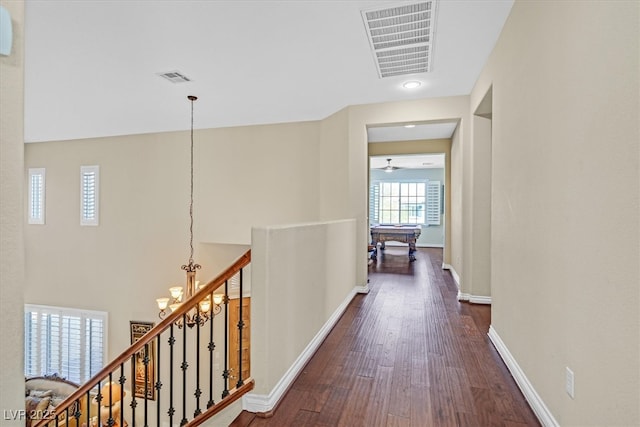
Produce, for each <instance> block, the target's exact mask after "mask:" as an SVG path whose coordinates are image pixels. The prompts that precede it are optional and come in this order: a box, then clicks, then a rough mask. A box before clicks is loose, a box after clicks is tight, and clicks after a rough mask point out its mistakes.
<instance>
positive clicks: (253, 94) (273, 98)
mask: <svg viewBox="0 0 640 427" xmlns="http://www.w3.org/2000/svg"><path fill="white" fill-rule="evenodd" d="M405 3H407V2H382V1H355V0H354V1H330V0H324V1H318V0H290V1H266V0H263V1H240V0H236V1H195V0H175V1H173V0H164V1H160V0H151V1H150V0H129V1H115V0H103V1H76V0H68V1H62V0H30V1H27V2H25V7H26V12H25V13H26V21H25V64H26V65H25V139H26V141H27V142H36V141H51V140H66V139H78V138H89V137H102V136H112V135H127V134H140V133H150V132H164V131H175V130H185V129H188V128H189V125H190V118H189V116H190V107H189V103H188V101H187V99H186V96H187V95H190V94H193V95H197V96H198V97H199V100H198V101H197V102H196V103H195V106H194V115H195V117H194V126H195V128H196V129H198V128H214V127H227V126H239V125H253V124H264V123H280V122H295V121H304V120H319V119H323V118H325V117H327V116H329V115H331V114H333V113H335V112H336V111H338V110H340V109H342V108H344V107H345V106H348V105H356V104H365V103H377V102H385V101H400V100H409V99H417V98H426V97H441V96H453V95H466V94H468V93H469V92H470V90H471V88H472V86H473V84H474V83H475V80H476V79H477V77H478V74H479V72H480V70H481V68H482V66H483V64H484V63H485V62H486V59H487V57H488V55H489V53H490V52H491V50H492V48H493V46H494V44H495V41H496V39H497V38H498V35H499V33H500V30H501V28H502V25H503V24H504V21H505V19H506V17H507V15H508V13H509V11H510V9H511V5H512V3H513V1H512V0H497V1H489V0H485V1H478V0H440V1H439V2H438V4H437V10H436V28H435V40H434V58H433V62H432V69H431V71H430V72H428V73H421V74H415V75H412V76H397V77H388V78H384V79H381V78H379V77H378V74H377V70H376V66H375V64H374V60H373V55H372V52H371V49H370V45H369V41H368V38H367V34H366V31H365V26H364V23H363V19H362V15H361V10H363V9H369V8H371V7H374V6H376V7H379V6H380V5H389V6H395V5H398V4H405ZM174 70H177V71H180V72H181V73H182V74H184V75H186V76H187V77H189V78H190V79H192V81H191V82H188V83H180V84H173V83H170V82H168V81H166V80H165V79H163V78H161V77H159V76H158V75H157V73H161V72H167V71H174ZM407 80H419V81H421V82H422V86H420V87H419V88H418V89H416V90H413V91H408V90H406V89H403V88H402V86H401V85H402V83H403V82H405V81H407Z"/></svg>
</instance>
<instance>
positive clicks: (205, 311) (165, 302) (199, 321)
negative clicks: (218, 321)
mask: <svg viewBox="0 0 640 427" xmlns="http://www.w3.org/2000/svg"><path fill="white" fill-rule="evenodd" d="M187 99H189V101H190V102H191V182H190V190H191V198H190V201H189V219H190V224H189V248H190V253H189V260H188V263H187V264H185V265H183V266H182V267H181V268H182V270H184V271H186V273H187V283H186V286H185V288H184V289H183V288H182V287H181V286H174V287H171V288H169V293H170V295H171V297H170V298H158V299H156V302H157V303H158V308H159V309H160V312H159V313H158V316H159V317H160V318H161V319H164V317H165V316H166V315H167V307H168V308H169V309H170V310H171V312H174V311H175V310H176V309H177V308H178V307H180V305H181V304H182V302H183V299H186V300H188V299H189V298H191V297H192V296H193V295H194V294H195V293H196V292H197V291H198V289H199V288H200V282H199V281H197V280H196V271H197V270H199V269H200V268H201V265H200V264H196V263H195V262H194V260H193V102H194V101H195V100H197V99H198V98H197V97H196V96H193V95H189V96H187ZM184 297H186V298H184ZM223 297H224V295H218V294H214V295H213V297H212V296H211V295H207V296H206V297H205V298H204V299H202V300H201V301H200V302H199V303H198V305H197V306H196V307H194V308H192V309H191V310H189V311H188V312H187V313H186V314H185V316H184V317H183V318H182V319H178V320H177V321H176V325H177V326H178V327H179V328H182V326H183V319H184V323H186V325H187V326H188V327H190V328H192V327H193V326H195V325H200V326H202V325H203V324H204V323H205V322H206V321H207V320H209V319H210V318H211V317H213V316H215V315H216V314H218V313H220V311H221V306H220V304H221V303H222V301H223V300H224V298H223ZM212 302H213V304H212Z"/></svg>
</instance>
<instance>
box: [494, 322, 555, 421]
mask: <svg viewBox="0 0 640 427" xmlns="http://www.w3.org/2000/svg"><path fill="white" fill-rule="evenodd" d="M488 335H489V339H490V340H491V342H492V343H493V345H494V347H495V348H496V350H498V353H499V354H500V357H502V360H503V361H504V363H505V364H506V365H507V368H508V369H509V372H511V375H512V376H513V379H514V380H515V381H516V384H518V387H520V390H521V391H522V394H524V397H525V399H527V402H529V405H531V409H532V410H533V412H534V413H535V414H536V416H537V417H538V421H540V424H542V425H543V426H544V427H560V424H558V422H557V421H556V419H555V418H554V417H553V414H551V411H549V408H547V405H545V404H544V402H543V401H542V398H541V397H540V395H539V394H538V393H537V392H536V390H535V389H534V388H533V385H532V384H531V382H530V381H529V379H528V378H527V376H526V375H525V374H524V372H523V371H522V369H520V366H519V365H518V362H517V361H516V360H515V359H514V357H513V355H512V354H511V352H510V351H509V349H508V348H507V346H506V345H505V343H504V342H503V341H502V339H501V338H500V336H499V335H498V333H497V332H496V330H495V329H493V326H489V333H488Z"/></svg>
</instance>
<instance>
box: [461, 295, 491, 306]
mask: <svg viewBox="0 0 640 427" xmlns="http://www.w3.org/2000/svg"><path fill="white" fill-rule="evenodd" d="M458 301H468V302H470V303H471V304H491V297H487V296H482V295H471V294H465V293H462V292H458Z"/></svg>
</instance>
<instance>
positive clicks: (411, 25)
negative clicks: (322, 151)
mask: <svg viewBox="0 0 640 427" xmlns="http://www.w3.org/2000/svg"><path fill="white" fill-rule="evenodd" d="M435 11H436V0H432V1H427V2H420V3H413V4H405V5H403V6H396V7H392V8H389V7H387V8H384V9H373V10H372V9H369V10H363V11H362V17H363V19H364V25H365V27H366V29H367V35H368V36H369V43H370V44H371V48H372V49H373V55H374V59H375V62H376V65H377V67H378V75H379V76H380V77H381V78H382V77H391V76H401V75H405V74H415V73H426V72H428V71H431V62H432V61H431V58H432V52H433V36H434V27H435Z"/></svg>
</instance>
